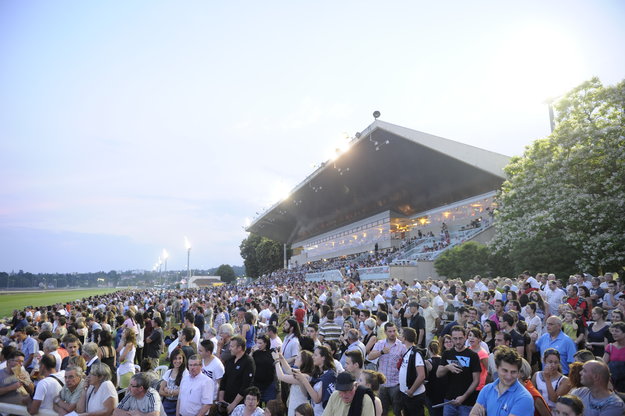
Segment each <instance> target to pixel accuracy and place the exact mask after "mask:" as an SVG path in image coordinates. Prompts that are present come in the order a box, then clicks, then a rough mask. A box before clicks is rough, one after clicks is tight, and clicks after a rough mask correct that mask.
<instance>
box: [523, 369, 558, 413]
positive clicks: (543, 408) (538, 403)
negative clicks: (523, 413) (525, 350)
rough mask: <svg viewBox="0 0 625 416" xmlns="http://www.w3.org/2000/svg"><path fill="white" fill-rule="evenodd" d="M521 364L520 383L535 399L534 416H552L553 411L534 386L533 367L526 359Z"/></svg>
mask: <svg viewBox="0 0 625 416" xmlns="http://www.w3.org/2000/svg"><path fill="white" fill-rule="evenodd" d="M522 360H523V361H522V362H521V371H519V382H520V383H521V384H523V386H524V387H525V389H526V390H527V391H528V392H529V393H530V394H531V395H532V399H534V416H551V410H549V406H547V403H546V402H545V398H544V397H543V396H542V394H540V392H539V391H538V390H537V389H536V387H534V385H533V384H532V381H531V378H532V367H531V366H530V363H529V362H527V360H526V359H525V358H523V359H522Z"/></svg>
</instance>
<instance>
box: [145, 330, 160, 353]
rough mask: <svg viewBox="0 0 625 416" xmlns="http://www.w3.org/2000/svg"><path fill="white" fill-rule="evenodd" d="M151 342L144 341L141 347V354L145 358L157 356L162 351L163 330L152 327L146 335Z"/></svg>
mask: <svg viewBox="0 0 625 416" xmlns="http://www.w3.org/2000/svg"><path fill="white" fill-rule="evenodd" d="M148 338H149V339H151V340H152V342H149V343H148V342H146V343H145V344H144V347H143V356H144V357H147V358H159V357H160V356H161V353H162V352H163V349H162V345H163V330H162V329H161V328H154V329H153V330H152V333H151V334H150V336H149V337H148Z"/></svg>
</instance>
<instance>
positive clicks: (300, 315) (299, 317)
mask: <svg viewBox="0 0 625 416" xmlns="http://www.w3.org/2000/svg"><path fill="white" fill-rule="evenodd" d="M293 316H294V317H295V320H296V321H297V323H298V324H299V326H300V328H303V327H304V318H305V317H306V309H305V308H304V303H303V302H302V301H298V302H297V304H296V305H295V311H294V312H293Z"/></svg>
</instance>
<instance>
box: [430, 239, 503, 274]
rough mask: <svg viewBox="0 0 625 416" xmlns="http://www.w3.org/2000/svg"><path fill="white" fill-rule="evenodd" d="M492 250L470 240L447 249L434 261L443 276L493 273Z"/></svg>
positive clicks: (435, 266) (437, 270) (438, 271)
mask: <svg viewBox="0 0 625 416" xmlns="http://www.w3.org/2000/svg"><path fill="white" fill-rule="evenodd" d="M489 259H490V250H489V249H488V247H486V246H485V245H483V244H480V243H477V242H475V241H468V242H466V243H463V244H460V245H458V246H456V247H453V248H450V249H449V250H445V251H444V252H443V253H442V254H441V255H440V256H438V258H437V259H436V260H435V261H434V268H435V269H436V272H437V273H438V274H439V275H441V276H446V277H448V278H458V277H460V278H463V279H469V278H472V277H474V276H475V275H477V274H479V275H481V276H486V275H489V274H491V270H490V263H489Z"/></svg>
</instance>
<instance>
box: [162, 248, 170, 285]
mask: <svg viewBox="0 0 625 416" xmlns="http://www.w3.org/2000/svg"><path fill="white" fill-rule="evenodd" d="M168 257H169V253H168V252H167V250H165V249H163V260H164V261H165V278H164V280H163V281H161V284H162V285H165V281H166V280H167V258H168Z"/></svg>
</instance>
